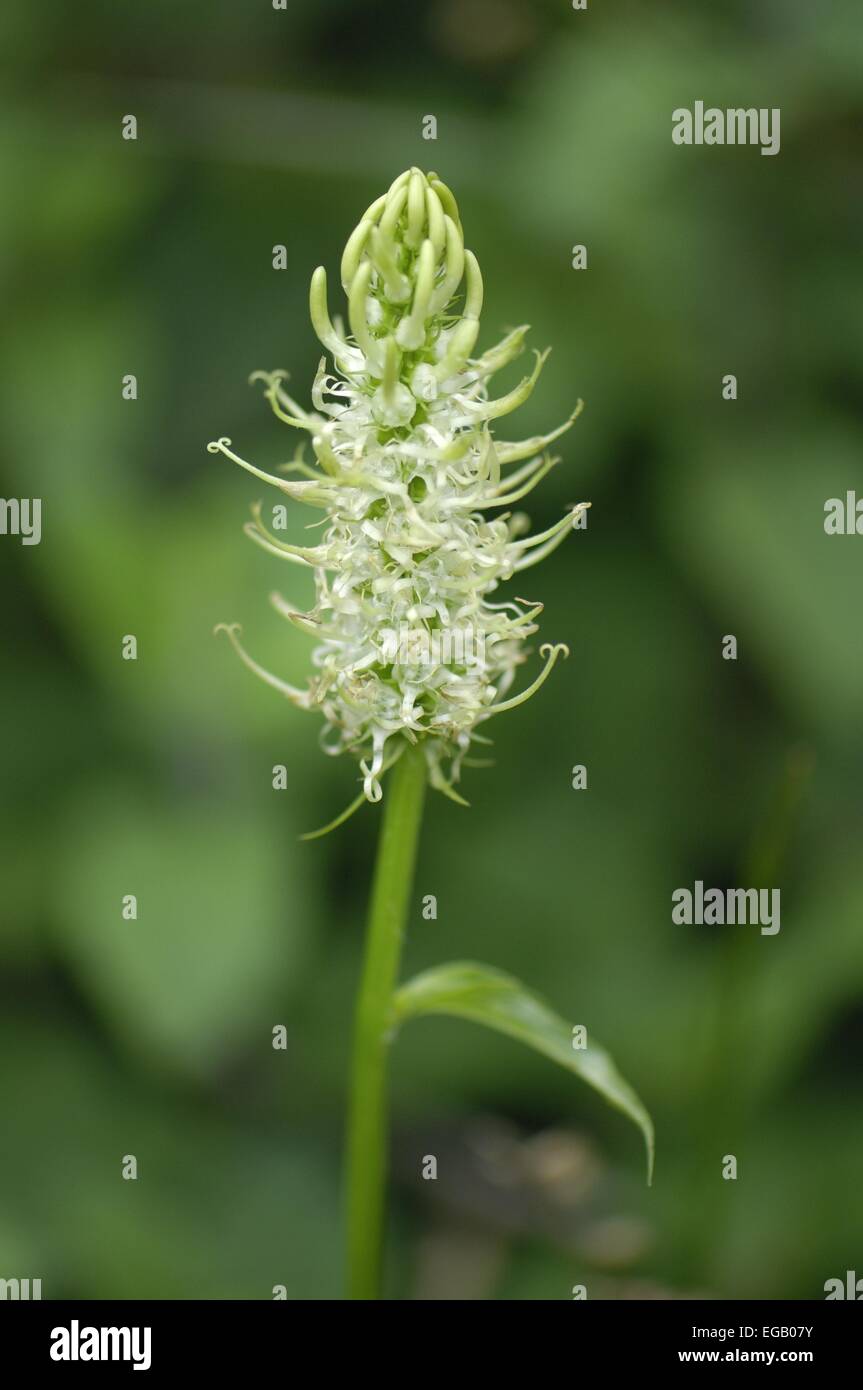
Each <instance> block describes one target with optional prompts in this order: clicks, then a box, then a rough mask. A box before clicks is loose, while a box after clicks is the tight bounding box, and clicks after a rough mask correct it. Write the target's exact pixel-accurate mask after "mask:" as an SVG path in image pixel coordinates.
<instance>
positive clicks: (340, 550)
mask: <svg viewBox="0 0 863 1390" xmlns="http://www.w3.org/2000/svg"><path fill="white" fill-rule="evenodd" d="M341 284H342V287H343V289H344V292H345V295H346V298H347V321H348V324H349V328H348V329H345V327H344V326H343V325H342V321H341V319H340V318H339V317H338V316H336V317H333V318H331V317H330V311H329V307H328V304H327V276H326V271H325V270H324V268H323V267H319V268H318V269H317V270H316V271H315V273H314V275H313V276H312V282H311V287H310V292H309V310H310V314H311V319H312V326H313V327H314V330H315V332H316V334H317V336H318V338H319V339H320V341H321V343H322V344H323V346H324V349H325V350H326V352H327V353H328V354H329V357H330V358H331V359H332V364H331V365H328V363H327V359H326V358H324V359H322V360H321V362H320V364H319V367H318V370H317V373H316V375H315V379H314V383H313V385H312V392H311V396H312V402H313V406H314V409H313V410H312V409H310V410H306V409H304V408H303V407H302V406H301V405H300V404H299V403H298V402H297V401H296V400H295V399H294V398H293V396H291V395H290V394H289V392H288V390H287V388H286V382H287V374H286V373H285V372H280V371H279V372H256V373H254V374H253V376H252V380H253V381H255V382H257V381H260V382H261V383H262V384H263V387H264V396H265V398H266V399H267V401H268V402H269V405H270V407H271V409H272V410H273V412H274V414H275V415H276V416H277V418H278V419H279V420H281V421H283V422H284V423H285V424H288V425H290V426H291V427H292V428H296V429H300V430H302V431H304V433H305V434H306V436H308V438H309V439H310V442H311V447H312V452H313V454H314V458H313V459H312V460H311V462H310V463H307V462H306V461H305V460H304V458H303V456H302V452H301V451H298V452H297V453H296V454H295V456H294V458H293V460H292V461H291V462H290V463H287V464H281V465H280V466H279V469H278V474H277V475H273V474H271V473H267V472H265V471H263V470H262V469H259V468H258V467H256V465H254V464H252V463H249V462H248V461H247V460H246V459H243V458H241V457H240V456H239V455H238V454H235V453H234V451H233V449H232V447H231V441H230V439H227V438H221V439H218V440H214V441H213V442H212V443H211V444H210V445H208V448H209V450H210V452H211V453H221V454H224V455H225V456H226V457H227V458H229V459H231V461H232V462H234V463H236V464H237V465H238V466H239V467H241V468H243V469H245V471H246V472H248V473H250V474H251V475H252V476H253V477H256V478H258V479H260V480H261V481H262V482H266V483H267V484H268V485H270V486H273V487H276V488H278V489H279V490H280V491H281V493H282V494H283V495H285V496H287V497H290V498H292V499H294V500H295V501H298V502H303V503H307V504H310V505H312V506H315V507H317V508H318V509H320V511H321V512H322V516H323V520H322V522H321V524H322V525H323V526H324V528H325V529H324V531H323V534H322V537H321V539H320V542H319V543H318V544H316V545H310V546H303V545H295V544H291V543H289V542H287V541H284V540H281V539H280V538H279V536H278V535H276V534H274V533H273V531H271V530H269V529H268V528H267V526H266V525H265V524H264V520H263V515H264V514H263V511H262V508H261V506H260V504H259V503H258V504H256V505H255V506H253V508H252V519H251V520H250V521H248V522H247V523H246V526H245V528H244V529H245V531H246V534H247V535H248V536H249V537H250V538H251V539H252V540H253V541H254V542H255V544H256V545H258V546H259V547H261V549H262V550H264V552H265V553H266V554H267V555H270V556H272V557H274V558H278V559H281V560H286V561H287V562H288V563H289V564H294V565H299V566H302V567H303V568H305V569H310V570H311V571H312V572H313V575H314V583H315V599H314V602H313V604H312V606H311V607H310V608H309V610H308V611H307V612H303V611H301V610H300V609H299V608H297V607H296V606H295V605H294V604H293V603H292V602H291V601H290V600H287V599H283V598H281V597H280V596H279V595H273V596H272V602H273V605H274V606H275V608H276V609H277V611H278V612H279V613H280V614H281V615H282V616H283V617H285V618H287V619H288V621H289V622H290V623H292V624H293V625H294V626H295V627H296V628H298V629H299V630H300V631H302V632H304V633H306V634H308V635H309V636H311V638H312V640H313V642H314V650H313V652H312V665H313V675H312V676H311V677H310V679H309V682H308V686H307V688H306V689H305V690H300V689H297V688H296V687H294V686H291V685H288V684H287V683H286V682H284V681H282V680H281V679H280V678H279V677H278V676H275V675H273V674H272V673H271V672H269V671H266V670H265V669H264V668H263V667H261V666H259V665H258V663H257V662H256V661H254V660H253V659H252V657H250V656H249V654H248V652H246V650H245V648H244V647H243V646H242V644H241V642H240V639H239V635H238V634H239V628H238V627H237V626H236V625H222V626H220V628H219V629H218V630H219V631H223V632H225V633H226V634H227V636H228V638H229V640H230V641H231V644H232V646H233V647H234V649H235V651H236V652H237V654H238V655H239V657H240V659H241V661H242V662H243V663H244V665H246V666H247V667H248V668H249V670H250V671H252V672H253V673H254V674H255V675H256V676H258V678H259V679H261V680H263V681H265V682H266V683H267V684H268V685H270V686H272V687H273V688H274V689H275V690H277V691H278V692H279V693H280V694H282V695H283V696H285V697H286V698H287V699H289V700H290V701H291V702H292V703H294V704H296V705H298V706H299V707H300V708H303V709H317V710H319V711H320V712H321V714H322V715H323V718H324V727H323V735H324V742H323V745H322V746H323V747H324V751H325V752H327V753H331V754H332V753H339V752H347V753H350V754H352V755H353V756H354V757H355V758H356V759H357V762H358V764H359V772H360V777H361V779H362V792H361V794H360V796H359V797H357V798H356V799H355V800H354V801H353V802H352V803H351V805H350V806H349V807H348V808H347V810H346V811H345V812H343V813H342V815H341V816H339V817H337V818H336V820H335V821H334V822H332V824H331V826H330V827H324V830H327V829H330V828H333V827H334V826H335V825H337V824H341V823H342V822H343V820H344V819H346V818H347V816H348V815H349V814H352V813H353V811H354V810H356V808H357V806H358V805H359V804H360V803H361V801H363V800H366V801H377V800H379V799H380V797H381V795H382V794H383V788H382V782H383V778H384V775H385V773H386V772H387V770H388V768H390V767H391V766H392V764H393V762H394V761H395V760H396V758H398V757H399V756H400V755H401V754H402V753H403V752H404V750H405V748H406V746H407V744H408V743H412V744H418V745H419V746H420V747H421V748H422V750H423V753H424V756H425V761H426V765H427V768H428V777H429V781H430V783H431V785H432V786H433V787H435V788H436V789H437V790H439V791H440V792H441V793H442V794H443V795H445V796H447V797H449V798H450V799H451V800H453V801H456V802H458V803H459V804H466V803H465V802H464V798H463V797H462V796H461V794H460V792H459V791H458V790H457V784H458V781H459V775H460V771H461V768H462V767H463V766H464V767H468V766H471V765H477V764H478V763H479V764H481V763H482V759H481V758H480V759H477V758H474V757H471V756H470V754H471V751H472V749H473V747H474V745H478V744H485V743H488V742H489V740H488V739H486V738H485V736H484V734H483V733H482V732H481V731H480V730H481V728H482V726H483V725H484V724H485V723H486V721H487V720H489V719H490V718H491V717H492V716H493V715H497V714H500V713H503V712H504V711H506V710H510V709H514V708H516V707H517V706H518V705H520V704H523V703H524V702H525V701H526V700H528V699H530V698H531V697H532V696H533V695H534V694H535V693H536V692H537V691H538V690H539V688H540V687H541V686H542V685H543V683H544V682H545V681H546V680H547V679H548V677H549V675H550V673H551V671H552V669H553V668H554V666H555V664H556V662H557V661H558V660H559V658H560V657H561V656H562V655H565V654H566V648H565V647H564V646H563V645H562V644H557V645H556V646H551V645H545V646H543V647H542V648H541V649H540V655H541V656H542V657H543V658H544V665H543V668H542V670H541V671H540V673H539V675H538V676H537V677H536V678H535V679H534V680H533V681H532V682H531V683H529V684H528V685H527V687H526V688H525V689H524V690H523V691H522V692H521V693H520V694H515V695H509V694H508V691H509V690H510V689H511V687H512V685H513V683H514V680H515V676H516V673H517V670H518V667H519V666H520V665H521V664H522V663H523V661H524V659H525V643H526V641H527V640H528V639H529V638H530V636H531V635H532V634H533V633H534V632H536V631H537V620H538V618H539V616H540V613H541V611H542V605H541V604H539V603H531V602H528V601H527V600H524V599H504V600H503V601H501V600H500V598H499V596H498V595H497V593H496V591H497V590H498V588H499V586H500V585H501V584H502V583H503V582H505V581H506V580H507V579H509V578H510V577H511V576H512V575H514V574H516V573H517V572H519V571H520V570H522V569H528V568H531V567H532V566H533V565H536V564H538V563H539V562H540V561H541V560H542V559H544V558H545V557H546V556H547V555H549V554H550V553H551V552H552V551H553V550H554V549H555V548H556V547H557V546H558V545H560V544H562V542H563V541H564V540H565V538H566V537H567V535H569V533H570V532H571V531H572V529H573V527H574V526H575V525H576V524H577V522H578V519H579V517H581V516H582V515H583V513H584V511H585V509H586V508H587V507H588V506H589V503H586V502H584V503H579V505H578V506H577V507H572V508H570V509H569V511H567V512H566V513H565V515H564V516H562V517H561V518H560V519H559V520H558V521H557V522H555V523H554V524H553V525H552V526H550V527H548V528H547V529H545V530H543V531H540V532H537V533H536V534H533V535H530V534H528V532H529V523H528V521H527V518H526V517H525V516H524V515H523V514H522V513H520V512H513V511H510V510H509V509H510V508H512V507H513V506H514V505H515V504H516V503H518V502H520V501H521V499H522V498H523V497H525V496H526V495H527V494H528V493H530V492H531V491H532V490H533V489H534V488H535V487H537V486H538V485H539V483H540V482H541V481H542V480H543V478H544V477H545V476H546V475H547V474H548V473H549V471H550V470H551V469H552V468H553V467H554V466H555V465H556V464H557V463H558V462H559V460H558V459H557V458H556V457H552V456H550V455H549V454H548V453H547V452H546V451H547V449H548V446H549V445H550V444H551V443H552V442H553V441H554V440H555V439H557V438H559V436H560V435H561V434H563V433H564V432H565V431H566V430H567V429H569V427H570V426H571V424H572V423H573V421H574V420H575V418H576V417H577V415H578V413H579V411H580V409H581V402H579V405H578V407H577V408H576V410H575V411H574V412H573V414H572V415H571V416H570V418H569V419H568V420H567V421H566V422H565V423H564V424H563V425H561V426H559V427H558V428H557V429H556V430H553V431H551V433H549V434H547V435H534V436H533V437H532V438H529V439H525V440H522V441H521V442H507V441H499V440H496V439H495V438H494V435H493V430H492V425H493V422H494V421H495V420H497V419H499V418H501V417H502V416H505V415H508V414H510V412H512V411H514V410H516V409H517V408H518V407H519V406H520V405H521V404H523V402H524V401H526V400H527V398H528V396H529V395H530V393H531V391H532V390H533V388H534V386H535V384H536V381H537V379H538V377H539V373H540V371H541V369H542V366H543V363H544V362H545V360H546V357H547V352H546V353H537V354H536V363H535V365H534V367H533V370H532V371H531V372H530V373H529V374H528V375H526V376H525V377H524V378H523V380H522V381H521V382H519V384H518V385H517V386H516V387H514V388H513V389H512V390H511V391H509V392H507V393H506V394H504V395H501V396H499V397H497V398H492V397H491V396H490V393H489V389H488V382H489V380H490V378H491V377H492V376H493V375H494V374H495V373H496V372H497V371H499V370H500V369H501V368H503V367H505V366H507V364H508V363H510V362H512V361H514V360H515V359H516V358H517V357H518V356H519V354H520V353H521V352H522V351H523V350H524V345H525V338H526V335H527V332H528V329H527V326H526V325H524V324H522V325H520V326H519V327H517V328H513V329H511V330H510V331H509V332H507V333H506V334H505V335H504V337H503V338H502V339H501V340H500V341H499V342H498V343H497V344H496V345H495V346H493V347H490V348H488V349H487V350H486V351H485V352H484V353H482V354H481V355H479V356H474V352H475V348H476V344H477V341H478V338H479V333H480V320H481V315H482V307H483V279H482V273H481V271H480V267H479V262H478V261H477V258H476V256H475V255H474V254H473V252H471V251H469V250H467V249H466V248H465V243H464V233H463V231H462V224H461V218H460V215H459V210H458V205H457V203H456V200H455V198H454V196H453V194H452V192H451V190H450V189H449V188H448V187H447V186H446V184H445V183H443V181H442V180H441V179H440V178H439V177H438V175H437V174H428V175H426V174H424V173H423V172H422V171H421V170H420V169H417V168H412V169H407V170H405V172H404V173H403V174H401V175H400V176H399V177H398V178H397V179H394V180H393V182H392V184H391V185H390V187H389V188H388V189H387V191H386V192H385V193H383V194H381V195H380V196H379V197H378V198H376V199H375V200H374V201H373V202H372V203H371V204H370V206H369V207H368V208H367V209H366V212H365V213H364V215H363V217H362V218H361V219H360V221H359V223H358V224H357V227H356V228H355V230H354V231H353V232H352V233H351V235H350V237H349V238H348V240H347V244H346V246H345V250H344V254H343V256H342V260H341ZM460 292H461V293H463V295H464V298H463V301H462V305H461V309H460V310H458V309H455V310H454V309H453V307H452V306H453V304H455V305H458V298H457V296H458V295H459V293H460ZM509 464H517V465H519V466H518V467H516V468H514V469H512V470H510V471H508V472H507V473H506V474H505V475H504V476H503V477H502V476H501V472H502V468H503V467H505V466H506V465H509ZM288 473H291V474H294V475H299V477H298V478H297V477H295V478H293V479H288V478H287V477H285V474H288ZM320 833H323V832H320Z"/></svg>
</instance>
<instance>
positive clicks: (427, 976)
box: [393, 961, 654, 1184]
mask: <svg viewBox="0 0 863 1390" xmlns="http://www.w3.org/2000/svg"><path fill="white" fill-rule="evenodd" d="M393 1009H394V1022H395V1024H396V1026H398V1025H399V1024H401V1023H403V1022H405V1020H406V1019H409V1018H417V1017H419V1016H420V1015H422V1014H451V1015H452V1016H453V1017H455V1018H466V1019H469V1020H471V1021H472V1022H474V1023H484V1024H485V1025H486V1027H487V1028H495V1029H496V1030H497V1031H498V1032H499V1033H507V1034H509V1036H510V1037H512V1038H518V1039H519V1041H520V1042H523V1043H527V1045H528V1047H533V1048H535V1049H536V1050H537V1052H542V1053H544V1054H545V1056H546V1057H550V1058H551V1060H552V1061H553V1062H557V1063H559V1065H560V1066H562V1067H566V1068H567V1070H568V1071H571V1072H574V1073H575V1075H576V1076H580V1077H581V1079H582V1081H586V1082H587V1084H588V1085H589V1086H592V1087H593V1088H594V1090H596V1091H599V1093H600V1095H601V1096H604V1098H605V1099H606V1100H607V1101H608V1103H609V1105H613V1106H614V1107H615V1109H617V1110H621V1111H623V1113H624V1115H628V1116H629V1118H630V1119H631V1120H632V1121H633V1123H634V1124H636V1125H638V1128H639V1129H640V1130H641V1133H642V1134H643V1136H644V1143H645V1148H646V1151H647V1181H648V1184H650V1183H652V1181H653V1149H654V1140H653V1121H652V1120H651V1118H650V1116H649V1114H648V1113H647V1111H646V1110H645V1108H644V1106H643V1105H642V1103H641V1101H640V1100H639V1098H638V1096H637V1095H636V1094H635V1091H633V1089H632V1087H631V1086H630V1085H629V1084H628V1082H626V1081H624V1079H623V1077H622V1076H621V1075H620V1073H619V1072H618V1070H617V1068H616V1067H615V1065H614V1063H613V1061H612V1060H611V1058H610V1057H609V1055H608V1053H607V1052H606V1051H605V1050H604V1049H603V1048H601V1047H600V1046H599V1045H598V1044H597V1043H596V1042H593V1041H592V1040H590V1039H589V1040H588V1045H587V1047H585V1048H575V1047H573V1045H572V1043H573V1038H572V1029H571V1028H570V1027H569V1025H568V1024H566V1023H565V1022H564V1021H563V1019H562V1018H560V1017H559V1015H558V1014H556V1013H554V1011H553V1010H552V1009H550V1008H549V1006H548V1005H547V1004H546V1003H545V1002H544V1001H543V1000H542V999H540V998H539V996H538V995H536V994H534V993H533V992H532V991H531V990H529V989H526V988H525V986H524V985H523V984H521V982H520V981H519V980H516V979H513V977H512V976H511V975H506V974H504V972H503V971H502V970H494V969H493V968H492V967H491V966H488V965H478V964H476V963H475V962H474V961H453V962H452V963H451V964H449V965H438V966H435V967H434V968H433V969H431V970H425V971H423V973H422V974H421V975H417V976H415V977H414V979H412V980H409V981H408V982H407V983H406V984H404V985H402V986H401V988H400V989H398V990H397V991H396V993H395V996H394V998H393Z"/></svg>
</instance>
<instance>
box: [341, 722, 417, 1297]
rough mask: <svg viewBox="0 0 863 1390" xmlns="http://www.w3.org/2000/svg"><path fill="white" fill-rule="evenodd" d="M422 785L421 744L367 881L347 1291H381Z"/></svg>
mask: <svg viewBox="0 0 863 1390" xmlns="http://www.w3.org/2000/svg"><path fill="white" fill-rule="evenodd" d="M425 787H426V764H425V758H424V757H423V754H422V750H421V749H420V748H418V747H412V746H408V747H407V748H406V749H405V752H404V753H403V754H402V756H401V757H400V758H399V760H398V762H397V763H396V765H395V767H394V768H393V772H392V776H391V779H390V783H389V785H388V787H387V789H386V795H385V797H384V808H383V809H384V819H383V826H382V827H381V835H380V841H379V844H378V855H377V862H376V864H375V873H374V881H373V883H372V897H371V908H370V911H369V924H368V929H367V933H366V947H365V961H364V964H363V974H362V981H361V983H360V992H359V996H358V999H357V1010H356V1021H355V1031H354V1057H353V1078H352V1086H351V1100H350V1115H349V1119H348V1154H347V1167H348V1173H347V1186H348V1191H347V1196H348V1294H349V1297H350V1298H355V1299H374V1298H378V1297H379V1296H380V1282H381V1261H382V1249H383V1224H384V1207H385V1187H386V1175H387V1149H388V1123H387V1048H388V1043H389V1037H388V1034H389V1031H390V1029H391V1026H392V1018H391V1012H392V998H393V992H394V990H395V986H396V982H397V977H398V969H399V958H400V956H401V946H402V938H403V935H404V926H405V918H406V915H407V908H408V899H409V896H410V891H411V884H412V883H413V876H414V865H415V863H416V855H417V842H418V839H419V831H420V822H421V820H422V810H423V800H424V798H425Z"/></svg>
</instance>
